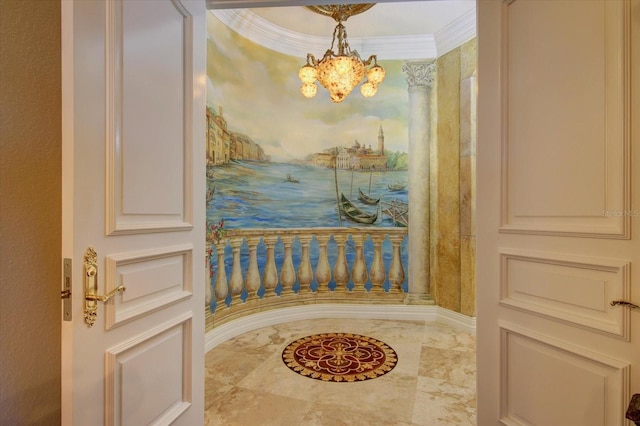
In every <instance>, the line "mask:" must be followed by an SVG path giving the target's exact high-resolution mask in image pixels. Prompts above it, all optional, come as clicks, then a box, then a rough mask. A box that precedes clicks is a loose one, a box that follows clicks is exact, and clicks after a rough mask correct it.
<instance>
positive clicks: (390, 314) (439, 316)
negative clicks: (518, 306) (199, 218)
mask: <svg viewBox="0 0 640 426" xmlns="http://www.w3.org/2000/svg"><path fill="white" fill-rule="evenodd" d="M318 318H345V319H384V320H397V321H425V322H427V321H438V322H442V323H445V324H448V325H451V326H454V327H460V328H461V329H464V330H465V331H468V332H472V333H475V328H476V319H475V318H474V317H468V316H466V315H463V314H460V313H458V312H453V311H450V310H448V309H444V308H440V307H438V306H435V305H349V304H339V305H338V304H336V305H331V304H318V305H306V306H295V307H290V308H282V309H275V310H272V311H266V312H259V313H257V314H253V315H248V316H246V317H242V318H239V319H237V320H234V321H231V322H228V323H225V324H222V325H221V326H219V327H216V328H214V329H213V330H211V331H209V332H208V333H207V334H206V335H205V353H206V352H209V351H210V350H211V349H213V348H215V347H216V346H218V345H219V344H221V343H224V342H226V341H227V340H229V339H231V338H233V337H236V336H239V335H241V334H244V333H247V332H249V331H253V330H256V329H258V328H262V327H268V326H271V325H276V324H282V323H286V322H293V321H300V320H309V319H318Z"/></svg>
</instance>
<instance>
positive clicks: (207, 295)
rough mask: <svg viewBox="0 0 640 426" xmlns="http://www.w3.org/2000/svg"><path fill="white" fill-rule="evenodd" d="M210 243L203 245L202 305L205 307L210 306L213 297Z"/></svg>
mask: <svg viewBox="0 0 640 426" xmlns="http://www.w3.org/2000/svg"><path fill="white" fill-rule="evenodd" d="M210 250H211V243H208V242H207V244H206V246H205V253H206V254H205V256H204V265H205V266H204V268H205V277H206V278H205V282H206V284H205V286H204V306H205V307H209V306H211V298H212V297H213V294H212V291H211V277H213V275H212V274H211V252H210Z"/></svg>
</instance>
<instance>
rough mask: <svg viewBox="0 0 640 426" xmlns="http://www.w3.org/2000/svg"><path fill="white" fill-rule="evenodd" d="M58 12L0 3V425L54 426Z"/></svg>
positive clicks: (55, 7) (43, 4) (45, 6)
mask: <svg viewBox="0 0 640 426" xmlns="http://www.w3.org/2000/svg"><path fill="white" fill-rule="evenodd" d="M60 93H61V80H60V2H59V1H24V0H0V123H1V124H0V138H1V143H0V278H1V279H0V318H1V320H0V424H3V425H56V424H60V270H61V267H60V265H61V261H60V258H61V248H60V245H61V181H60V180H61V164H60V161H61V106H60V101H61V95H60Z"/></svg>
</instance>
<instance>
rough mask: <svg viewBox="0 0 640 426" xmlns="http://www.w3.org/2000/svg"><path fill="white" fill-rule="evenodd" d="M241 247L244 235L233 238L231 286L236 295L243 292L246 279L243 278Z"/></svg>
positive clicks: (233, 294)
mask: <svg viewBox="0 0 640 426" xmlns="http://www.w3.org/2000/svg"><path fill="white" fill-rule="evenodd" d="M240 247H242V237H236V238H233V239H231V248H232V249H233V264H232V267H231V281H229V287H230V289H231V296H232V297H235V296H238V295H240V293H242V288H243V287H244V280H243V279H242V266H241V265H240Z"/></svg>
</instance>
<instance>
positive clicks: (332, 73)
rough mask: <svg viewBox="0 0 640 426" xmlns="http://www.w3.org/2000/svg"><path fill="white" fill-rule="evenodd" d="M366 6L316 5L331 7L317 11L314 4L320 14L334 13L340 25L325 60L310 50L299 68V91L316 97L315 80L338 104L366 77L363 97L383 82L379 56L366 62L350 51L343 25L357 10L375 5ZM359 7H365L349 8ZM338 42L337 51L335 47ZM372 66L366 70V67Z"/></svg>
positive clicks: (367, 95) (382, 70)
mask: <svg viewBox="0 0 640 426" xmlns="http://www.w3.org/2000/svg"><path fill="white" fill-rule="evenodd" d="M362 6H363V5H336V6H315V8H316V9H317V8H320V7H322V8H325V9H327V8H332V9H331V11H330V12H332V13H329V12H327V11H326V10H323V11H322V12H320V11H318V10H314V9H313V6H312V7H309V8H310V9H311V10H314V11H316V12H317V13H322V14H325V15H329V16H332V17H333V18H334V19H335V20H336V21H338V25H337V26H336V28H335V30H334V31H333V40H332V42H331V48H330V49H329V50H327V51H326V53H325V54H324V56H323V57H322V59H320V60H317V59H316V58H315V57H314V56H313V55H312V54H311V53H309V54H307V63H306V64H305V65H304V66H302V68H300V71H299V72H298V76H299V77H300V81H302V87H301V88H300V93H302V95H303V96H305V97H307V98H312V97H314V96H315V95H316V94H317V92H318V87H317V86H316V81H319V82H320V84H322V86H323V87H324V88H325V89H327V90H328V91H329V97H330V98H331V100H332V101H333V102H335V103H339V102H342V101H343V100H344V99H345V98H346V97H347V96H348V95H349V93H351V91H352V90H353V89H354V88H355V87H356V86H357V85H358V84H360V82H361V81H362V80H363V78H364V77H365V75H366V77H367V82H366V83H364V84H363V85H362V86H361V88H360V92H361V93H362V95H363V96H365V97H367V98H369V97H371V96H373V95H375V94H376V92H377V91H378V85H379V84H380V83H382V81H383V80H384V77H385V71H384V69H383V68H382V67H381V66H380V65H378V63H377V57H376V55H371V56H370V57H369V59H367V60H366V61H363V60H362V58H360V55H359V54H358V52H357V51H355V50H351V48H350V47H349V43H348V42H347V31H346V29H345V27H344V25H342V21H343V20H346V18H348V17H349V16H351V15H352V14H354V13H360V11H364V10H367V9H368V8H370V7H371V6H372V5H367V6H368V7H367V8H366V9H363V8H362ZM356 7H360V8H361V9H363V10H360V11H353V10H352V9H350V8H354V10H355V8H356ZM336 44H337V53H336V52H334V50H333V49H334V47H336ZM369 66H371V68H369V69H367V67H369Z"/></svg>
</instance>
